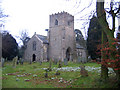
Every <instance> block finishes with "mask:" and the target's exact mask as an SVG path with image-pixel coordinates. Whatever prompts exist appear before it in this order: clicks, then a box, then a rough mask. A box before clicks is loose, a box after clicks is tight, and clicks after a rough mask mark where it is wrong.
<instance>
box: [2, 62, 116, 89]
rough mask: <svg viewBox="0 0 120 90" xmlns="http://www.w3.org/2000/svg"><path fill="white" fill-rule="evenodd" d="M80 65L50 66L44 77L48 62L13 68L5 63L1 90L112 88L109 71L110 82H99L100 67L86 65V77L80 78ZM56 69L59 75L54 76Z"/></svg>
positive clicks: (92, 64)
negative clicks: (12, 89) (13, 89)
mask: <svg viewBox="0 0 120 90" xmlns="http://www.w3.org/2000/svg"><path fill="white" fill-rule="evenodd" d="M80 65H81V64H78V63H73V62H69V63H68V65H67V66H65V65H63V66H62V68H58V64H57V65H54V64H52V71H49V72H48V77H47V78H46V77H45V73H46V71H45V69H46V68H48V67H49V62H43V63H42V65H40V63H37V62H36V63H32V64H29V63H28V62H25V63H24V64H23V65H17V66H16V68H13V66H12V62H6V63H5V67H3V68H2V88H114V87H116V82H115V80H114V73H113V72H112V71H111V72H110V74H109V76H110V80H108V81H106V82H102V81H100V65H98V64H96V63H86V64H84V65H85V66H86V69H87V70H88V74H89V76H88V77H81V75H80V69H79V66H80ZM96 68H97V69H96ZM56 69H58V71H59V72H60V75H55V73H56Z"/></svg>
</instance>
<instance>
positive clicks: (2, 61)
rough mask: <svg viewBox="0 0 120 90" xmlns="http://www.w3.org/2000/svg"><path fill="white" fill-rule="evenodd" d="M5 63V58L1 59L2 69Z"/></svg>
mask: <svg viewBox="0 0 120 90" xmlns="http://www.w3.org/2000/svg"><path fill="white" fill-rule="evenodd" d="M4 63H5V59H4V58H1V64H2V67H4Z"/></svg>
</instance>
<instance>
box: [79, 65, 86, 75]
mask: <svg viewBox="0 0 120 90" xmlns="http://www.w3.org/2000/svg"><path fill="white" fill-rule="evenodd" d="M80 68H81V70H80V74H81V76H83V77H87V76H88V71H87V70H85V66H84V65H81V66H80Z"/></svg>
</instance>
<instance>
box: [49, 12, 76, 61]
mask: <svg viewBox="0 0 120 90" xmlns="http://www.w3.org/2000/svg"><path fill="white" fill-rule="evenodd" d="M56 20H57V21H58V25H55V22H56ZM49 22H50V25H49V31H48V32H49V58H53V59H61V60H64V58H66V50H67V49H68V48H71V55H72V58H73V54H74V51H75V33H74V16H72V15H70V14H68V13H66V12H61V13H58V14H54V15H50V21H49ZM72 58H71V59H72Z"/></svg>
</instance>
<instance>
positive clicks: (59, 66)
mask: <svg viewBox="0 0 120 90" xmlns="http://www.w3.org/2000/svg"><path fill="white" fill-rule="evenodd" d="M61 67H62V61H61V60H59V64H58V68H61Z"/></svg>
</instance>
